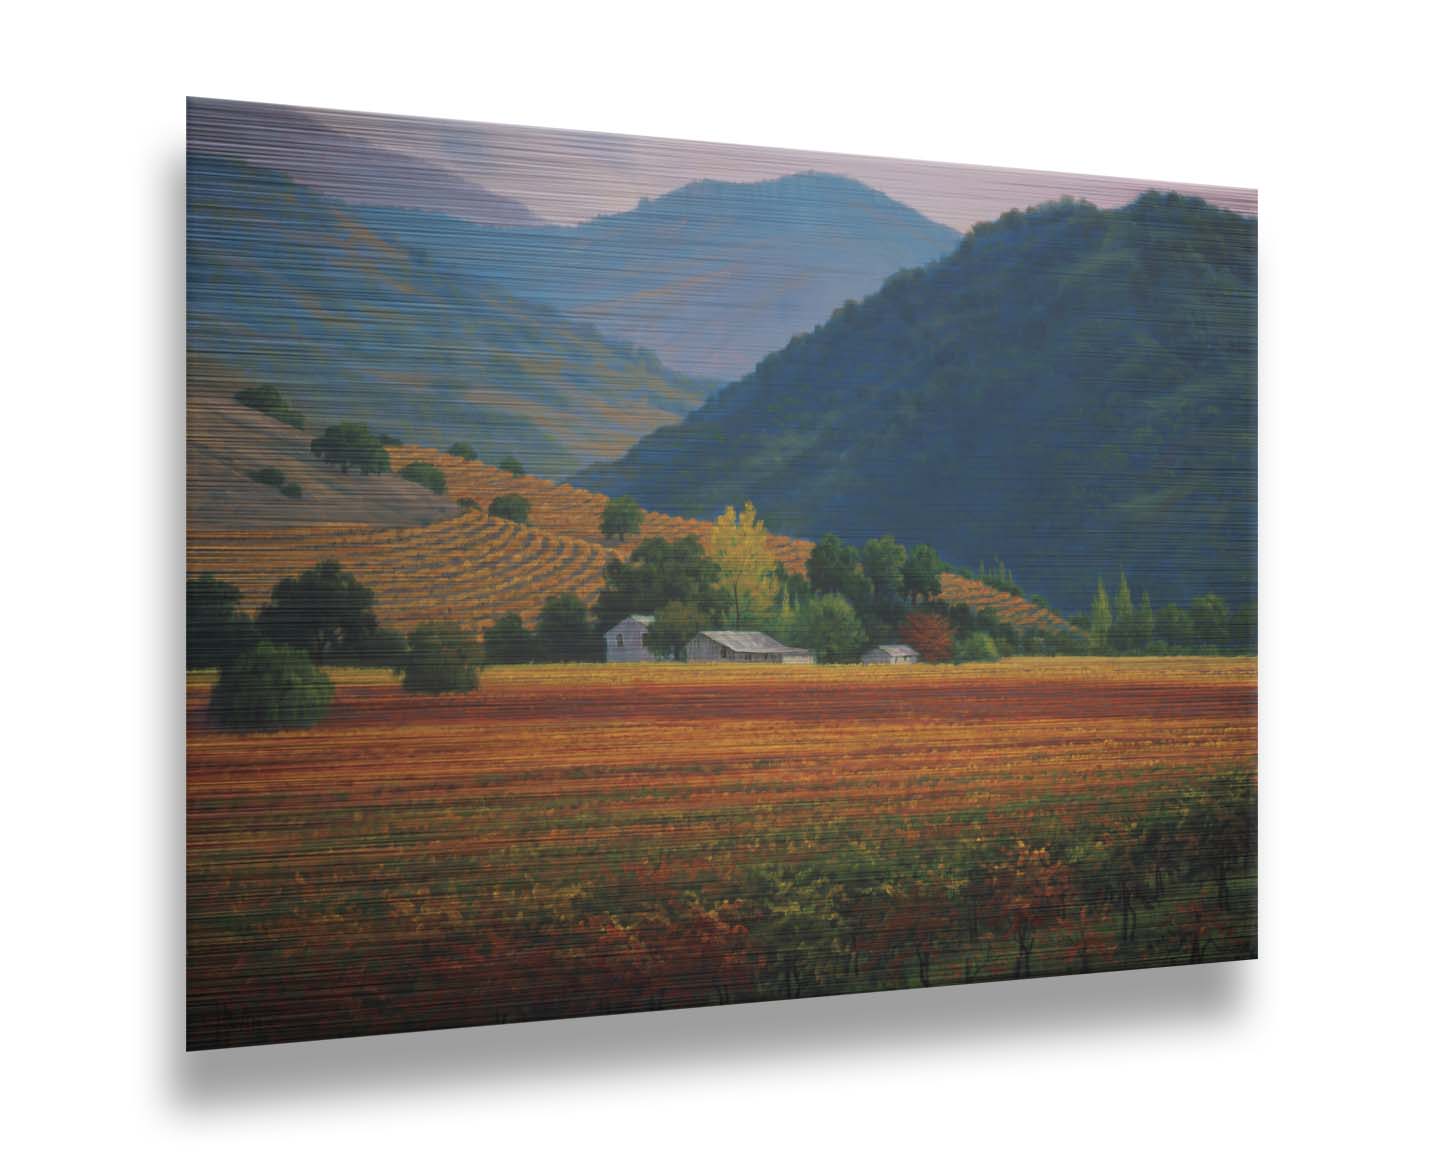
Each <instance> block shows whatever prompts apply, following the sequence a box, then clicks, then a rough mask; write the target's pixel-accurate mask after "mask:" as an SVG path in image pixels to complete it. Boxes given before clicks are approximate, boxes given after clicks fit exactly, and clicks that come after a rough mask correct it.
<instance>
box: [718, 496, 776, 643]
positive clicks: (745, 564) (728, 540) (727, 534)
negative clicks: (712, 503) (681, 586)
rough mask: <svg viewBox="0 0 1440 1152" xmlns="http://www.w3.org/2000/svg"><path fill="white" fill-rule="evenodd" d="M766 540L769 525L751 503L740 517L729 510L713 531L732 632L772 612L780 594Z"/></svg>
mask: <svg viewBox="0 0 1440 1152" xmlns="http://www.w3.org/2000/svg"><path fill="white" fill-rule="evenodd" d="M766 539H767V534H766V532H765V522H764V521H763V520H761V519H759V517H757V516H756V514H755V505H754V504H752V503H750V501H748V500H747V501H745V507H744V508H742V509H741V510H740V511H739V512H738V513H737V512H736V511H735V509H734V508H726V509H725V511H724V512H722V513H721V514H720V516H719V518H718V519H717V520H716V521H715V526H714V527H713V528H711V529H710V558H711V559H712V560H714V561H715V563H716V564H717V565H719V567H720V585H721V587H723V588H724V589H725V594H726V597H727V599H728V600H729V602H730V603H729V608H728V611H729V612H730V614H731V617H732V619H731V627H732V628H739V627H741V626H742V625H743V624H745V623H746V622H747V621H749V620H751V619H753V618H754V617H755V616H756V615H757V614H758V613H760V612H762V611H768V610H769V609H770V608H771V607H773V606H774V604H775V601H776V599H777V597H778V596H779V594H780V585H779V582H778V581H777V580H776V578H775V560H774V558H773V557H772V556H771V555H770V549H769V547H768V546H767V545H766Z"/></svg>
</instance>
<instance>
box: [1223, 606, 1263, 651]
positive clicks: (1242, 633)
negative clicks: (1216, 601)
mask: <svg viewBox="0 0 1440 1152" xmlns="http://www.w3.org/2000/svg"><path fill="white" fill-rule="evenodd" d="M1259 642H1260V634H1259V627H1258V624H1257V613H1256V604H1255V601H1253V600H1252V601H1250V602H1249V603H1248V604H1242V605H1240V607H1238V608H1236V609H1235V611H1234V613H1232V614H1231V616H1230V649H1231V651H1233V652H1245V653H1252V654H1253V653H1254V652H1255V651H1256V650H1257V648H1258V645H1259Z"/></svg>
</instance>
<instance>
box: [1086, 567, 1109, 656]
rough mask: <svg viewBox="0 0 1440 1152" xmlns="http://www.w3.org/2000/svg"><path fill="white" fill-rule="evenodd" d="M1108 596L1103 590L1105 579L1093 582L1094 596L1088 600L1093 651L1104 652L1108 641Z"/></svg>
mask: <svg viewBox="0 0 1440 1152" xmlns="http://www.w3.org/2000/svg"><path fill="white" fill-rule="evenodd" d="M1111 623H1113V617H1112V616H1111V614H1110V597H1109V596H1108V595H1107V594H1106V592H1105V580H1104V578H1103V577H1102V578H1101V579H1099V580H1097V581H1096V582H1095V598H1094V599H1093V600H1091V601H1090V647H1091V649H1092V650H1093V651H1095V652H1104V651H1105V650H1106V648H1107V647H1108V646H1109V643H1110V625H1111Z"/></svg>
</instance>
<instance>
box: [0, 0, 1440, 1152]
mask: <svg viewBox="0 0 1440 1152" xmlns="http://www.w3.org/2000/svg"><path fill="white" fill-rule="evenodd" d="M487 7H488V6H487V5H484V4H475V3H471V4H463V5H456V6H454V7H453V8H446V7H441V6H437V5H431V4H428V3H422V2H419V0H412V2H410V3H406V4H372V3H365V2H360V0H355V2H351V3H347V4H344V5H336V6H334V7H333V8H332V9H329V10H324V9H321V8H320V6H306V5H302V4H300V3H297V2H295V0H290V2H288V3H279V4H276V3H267V2H263V0H248V2H247V3H244V4H228V5H223V6H215V5H212V6H204V7H203V8H202V6H199V5H181V4H130V5H96V6H94V7H93V8H91V9H88V10H87V9H85V8H84V7H83V6H78V5H77V6H67V7H65V8H64V9H63V10H61V9H59V8H58V6H51V7H50V8H49V9H48V10H47V11H46V14H45V15H36V14H35V13H37V12H39V11H40V7H39V6H26V7H25V8H23V9H21V10H17V11H15V12H11V13H9V15H8V16H7V20H6V33H5V36H6V53H5V55H6V67H5V70H4V73H3V75H0V84H3V85H4V95H5V126H6V131H5V134H4V147H5V151H6V153H7V156H6V160H5V163H4V172H5V177H4V180H3V183H0V187H3V195H4V196H5V199H6V212H5V214H4V217H3V222H4V235H5V242H4V247H3V249H0V251H3V252H4V256H5V260H4V269H5V275H4V277H3V279H0V283H3V285H4V292H5V295H6V298H7V306H6V308H5V312H4V315H5V318H6V337H7V339H6V346H7V352H8V355H7V357H6V369H7V370H6V372H5V374H4V375H5V385H6V387H5V397H6V416H7V419H6V421H5V431H6V438H5V444H6V449H5V452H4V453H3V454H0V458H3V461H4V464H3V467H4V469H5V473H6V477H7V480H8V484H7V488H6V491H7V497H6V502H5V514H6V516H7V518H8V519H9V521H10V523H11V530H10V532H9V533H8V537H9V544H10V547H9V549H8V563H7V564H5V565H4V566H3V573H4V575H3V578H4V580H5V591H4V596H3V598H0V604H4V605H5V606H6V607H7V608H8V609H9V611H8V613H7V614H6V616H5V617H4V629H3V632H4V635H5V636H6V639H7V640H8V641H9V643H8V645H7V649H8V652H7V655H8V657H9V658H8V659H7V660H5V661H4V668H5V671H4V675H5V678H6V686H7V694H6V696H5V700H6V715H7V721H8V723H7V729H8V730H9V732H10V733H11V738H10V740H9V742H8V743H7V748H6V751H7V754H6V755H5V757H4V761H5V767H4V769H3V773H4V779H5V782H6V784H7V788H6V792H5V802H4V804H3V807H0V811H3V812H4V816H5V819H4V836H3V837H0V842H3V843H4V851H5V858H6V865H7V876H6V879H7V881H8V883H7V884H6V891H7V900H6V903H7V905H8V907H7V908H6V915H5V920H6V927H7V931H6V947H5V948H4V950H3V964H4V969H5V984H4V986H5V988H6V990H7V992H8V995H7V997H6V1009H7V1010H6V1012H5V1024H6V1028H5V1032H6V1045H5V1051H6V1053H7V1055H8V1056H9V1058H10V1062H11V1064H12V1067H11V1070H10V1074H9V1076H8V1078H7V1092H6V1096H7V1099H8V1104H9V1106H8V1108H7V1123H6V1125H5V1127H6V1130H7V1132H15V1133H17V1136H18V1141H16V1138H15V1137H12V1141H16V1142H14V1143H12V1146H14V1147H30V1146H47V1145H48V1146H62V1147H63V1146H75V1147H82V1146H87V1145H99V1144H101V1142H103V1143H104V1145H106V1146H111V1145H115V1144H119V1143H123V1142H126V1141H127V1140H129V1141H133V1142H134V1143H136V1144H137V1145H140V1146H143V1147H147V1148H150V1147H153V1148H171V1147H186V1148H188V1147H193V1146H208V1145H211V1144H213V1145H215V1146H218V1147H245V1148H256V1147H265V1148H267V1149H279V1148H288V1147H313V1146H317V1142H318V1146H333V1145H343V1146H347V1147H354V1148H372V1147H395V1146H406V1147H442V1146H445V1147H448V1146H456V1147H459V1146H467V1147H482V1146H501V1147H504V1146H514V1145H522V1146H542V1147H555V1148H590V1147H592V1146H593V1147H620V1146H626V1147H629V1146H634V1145H640V1146H655V1147H664V1148H688V1147H725V1148H729V1147H735V1146H750V1147H769V1146H781V1147H789V1148H794V1149H799V1148H811V1147H835V1146H842V1147H843V1146H867V1145H868V1146H881V1147H887V1148H901V1149H905V1148H916V1147H929V1146H935V1147H939V1146H945V1147H961V1148H964V1147H966V1146H974V1145H979V1144H984V1145H987V1146H991V1147H1029V1146H1036V1145H1042V1144H1043V1145H1051V1146H1054V1147H1062V1148H1066V1149H1073V1148H1087V1147H1097V1148H1107V1149H1113V1148H1116V1147H1129V1146H1136V1145H1139V1144H1142V1143H1144V1144H1147V1145H1154V1146H1165V1147H1181V1148H1184V1147H1196V1148H1200V1147H1204V1148H1216V1147H1225V1146H1230V1145H1239V1146H1248V1145H1260V1144H1262V1143H1263V1144H1268V1145H1271V1146H1274V1147H1290V1146H1304V1145H1303V1144H1302V1141H1304V1142H1305V1143H1307V1144H1313V1143H1316V1142H1318V1143H1320V1144H1321V1145H1324V1144H1327V1143H1331V1142H1335V1143H1340V1144H1346V1145H1356V1144H1360V1143H1364V1144H1367V1145H1371V1146H1407V1145H1414V1144H1417V1143H1420V1142H1422V1140H1425V1139H1433V1136H1434V1132H1433V1125H1432V1124H1431V1123H1430V1122H1429V1120H1428V1117H1429V1115H1430V1113H1431V1110H1432V1105H1431V1103H1430V1099H1431V1098H1432V1097H1433V1086H1434V1078H1433V1071H1434V1069H1433V1064H1432V1065H1430V1066H1428V1067H1427V1066H1426V1063H1425V1062H1426V1061H1427V1060H1430V1059H1433V1044H1432V1038H1433V1030H1434V1026H1435V1023H1436V1021H1435V994H1434V990H1433V989H1434V978H1435V977H1434V972H1433V957H1434V952H1433V944H1434V941H1435V932H1434V928H1433V924H1432V921H1433V918H1434V916H1435V913H1436V908H1435V903H1436V886H1435V881H1434V877H1435V874H1436V869H1435V859H1436V849H1435V837H1434V829H1435V828H1436V827H1437V822H1436V816H1435V814H1434V811H1433V809H1434V802H1435V798H1436V788H1435V784H1434V776H1435V774H1436V772H1437V770H1440V756H1437V754H1436V743H1435V736H1434V717H1435V713H1436V711H1437V705H1440V691H1437V689H1440V677H1437V674H1436V653H1437V652H1440V635H1437V629H1436V623H1435V620H1436V615H1437V599H1440V583H1437V566H1436V563H1435V561H1436V559H1437V557H1436V551H1437V549H1436V536H1437V532H1436V524H1437V522H1440V518H1437V516H1436V514H1435V508H1434V505H1435V497H1436V495H1437V484H1436V465H1435V459H1436V449H1435V442H1436V417H1437V405H1436V402H1435V391H1436V387H1437V384H1440V373H1437V370H1436V359H1435V354H1434V334H1435V312H1436V304H1437V296H1440V293H1437V290H1436V269H1437V258H1440V252H1437V244H1436V239H1435V236H1436V228H1437V222H1436V213H1435V203H1436V199H1437V189H1436V184H1435V180H1434V176H1435V174H1436V173H1435V167H1434V157H1435V138H1434V133H1435V125H1434V111H1435V108H1436V106H1437V101H1436V91H1435V87H1436V85H1435V80H1434V75H1435V74H1434V70H1433V54H1432V50H1433V45H1434V43H1435V40H1434V35H1433V29H1428V28H1427V27H1426V26H1425V25H1426V23H1427V21H1428V14H1427V13H1426V10H1425V9H1424V8H1423V7H1421V6H1420V5H1415V6H1408V5H1403V4H1399V3H1386V2H1374V3H1370V4H1367V5H1362V6H1353V5H1351V6H1345V7H1338V6H1336V7H1331V6H1329V5H1325V4H1312V5H1307V6H1303V7H1301V6H1294V7H1292V6H1289V5H1275V6H1273V7H1270V8H1266V7H1263V6H1261V5H1256V4H1236V3H1230V2H1228V0H1219V2H1214V3H1210V4H1208V5H1183V6H1176V5H1157V4H1154V3H1101V4H1098V5H1084V4H1077V3H1073V2H1070V3H1062V4H1050V3H1031V4H1026V5H1005V4H999V3H993V4H989V5H986V6H983V7H980V6H975V7H971V8H969V9H968V10H965V9H963V8H962V7H961V6H959V5H954V4H936V5H934V6H933V7H932V6H927V5H922V4H919V3H902V2H897V0H890V2H887V3H872V4H869V5H845V4H840V3H835V2H832V3H825V4H815V5H812V6H802V5H783V4H781V3H778V2H774V0H772V2H771V3H768V4H754V3H743V2H735V0H725V2H723V3H713V4H708V5H702V4H696V5H682V4H676V3H674V2H673V0H672V2H671V3H666V4H656V5H653V6H650V7H648V8H647V7H645V6H640V5H629V4H621V3H612V4H602V3H590V4H573V5H572V4H559V3H550V4H540V5H534V6H532V7H531V8H530V9H529V11H528V12H527V14H525V15H517V14H516V13H517V12H518V10H519V6H518V5H512V6H506V7H505V8H504V9H501V8H500V7H499V6H495V8H494V10H489V11H487V10H486V9H487ZM187 94H195V95H209V96H223V97H237V98H248V99H258V100H271V101H281V102H293V103H300V104H312V105H322V106H330V107H339V108H353V109H361V110H372V111H388V112H406V113H415V114H420V115H426V114H430V115H441V116H449V117H456V118H464V119H477V120H478V119H483V120H491V121H500V122H516V123H528V124H540V125H553V126H561V127H571V128H590V129H602V130H610V131H621V132H637V133H646V134H652V135H661V136H667V135H669V136H683V137H689V138H695V139H712V140H721V141H735V142H741V143H751V144H773V145H793V146H799V147H805V148H817V149H826V150H840V151H849V152H862V153H873V154H880V155H892V156H910V157H919V158H925V159H936V160H955V161H967V162H976V163H990V164H998V165H1015V166H1021V167H1029V168H1050V169H1069V170H1078V171H1091V172H1101V173H1110V174H1125V175H1142V176H1155V177H1166V178H1169V179H1174V180H1194V181H1204V182H1211V183H1221V184H1227V183H1228V184H1241V185H1255V186H1258V187H1259V188H1260V189H1261V200H1260V205H1261V207H1260V214H1261V240H1262V265H1263V267H1262V290H1263V293H1264V295H1263V302H1262V327H1263V331H1262V342H1261V346H1262V365H1261V367H1262V414H1261V419H1262V429H1261V444H1262V448H1261V450H1262V476H1261V481H1262V508H1261V519H1262V532H1261V540H1262V543H1261V547H1262V710H1263V712H1262V758H1261V764H1262V769H1261V780H1262V809H1263V812H1262V853H1263V867H1262V877H1263V904H1264V907H1263V923H1262V943H1261V959H1260V960H1259V961H1258V962H1256V963H1252V964H1247V965H1241V966H1230V967H1209V968H1202V969H1198V970H1177V971H1169V972H1147V973H1135V974H1126V975H1115V976H1102V977H1090V978H1079V979H1067V980H1058V981H1057V980H1050V981H1036V982H1033V983H1029V984H1025V985H994V986H990V987H984V988H969V989H948V990H939V991H932V992H928V993H891V994H885V995H878V996H866V997H857V998H850V999H841V1000H831V1001H819V1002H808V1003H803V1004H798V1005H762V1006H753V1007H746V1008H738V1009H722V1010H713V1009H712V1010H702V1011H696V1012H682V1013H670V1014H663V1015H658V1016H636V1017H629V1018H624V1019H613V1020H588V1021H579V1022H567V1023H556V1024H542V1025H524V1026H519V1027H510V1028H499V1029H486V1030H471V1031H463V1032H450V1033H438V1034H420V1035H412V1036H403V1037H390V1038H379V1039H373V1040H358V1041H344V1042H338V1043H325V1044H310V1045H299V1046H290V1047H285V1048H275V1049H256V1050H247V1051H240V1052H234V1053H212V1054H204V1055H196V1056H188V1057H187V1056H184V1055H183V1054H182V1052H181V1048H182V1044H183V1026H182V992H183V909H182V901H183V865H184V856H183V841H182V829H181V824H180V815H181V789H182V786H183V768H182V758H183V741H182V734H181V725H182V721H181V711H180V703H181V694H180V676H179V673H178V670H179V669H180V667H181V666H182V665H181V648H182V641H181V635H182V634H181V630H180V620H181V600H180V596H181V571H182V556H183V545H182V535H181V524H182V511H183V508H182V488H181V475H182V456H181V445H182V435H183V431H182V415H181V412H182V406H181V405H182V393H181V385H182V382H181V374H182V369H183V355H182V340H183V329H182V315H183V305H184V298H183V287H182V275H183V188H182V181H183V163H182V160H183V128H184V119H183V117H184V105H183V98H184V97H185V96H186V95H187ZM77 604H80V605H84V606H85V608H84V610H81V611H76V609H75V605H77ZM1317 629H1323V632H1318V631H1317ZM97 635H98V636H104V637H106V638H107V639H108V640H109V641H111V642H113V645H114V655H113V658H111V659H109V660H107V661H105V662H97V661H96V660H95V659H93V658H91V657H90V656H88V655H86V648H87V646H88V645H89V644H91V643H93V640H92V639H91V638H93V637H95V636H97Z"/></svg>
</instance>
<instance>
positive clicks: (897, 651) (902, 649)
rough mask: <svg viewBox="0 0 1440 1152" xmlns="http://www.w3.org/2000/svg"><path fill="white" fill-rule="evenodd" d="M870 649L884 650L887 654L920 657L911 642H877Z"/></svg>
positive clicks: (873, 650)
mask: <svg viewBox="0 0 1440 1152" xmlns="http://www.w3.org/2000/svg"><path fill="white" fill-rule="evenodd" d="M870 651H872V652H884V653H885V655H887V656H915V657H917V658H918V657H919V655H920V653H919V652H917V651H915V649H914V648H911V647H910V645H909V644H877V645H876V646H875V647H874V648H872V649H870Z"/></svg>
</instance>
